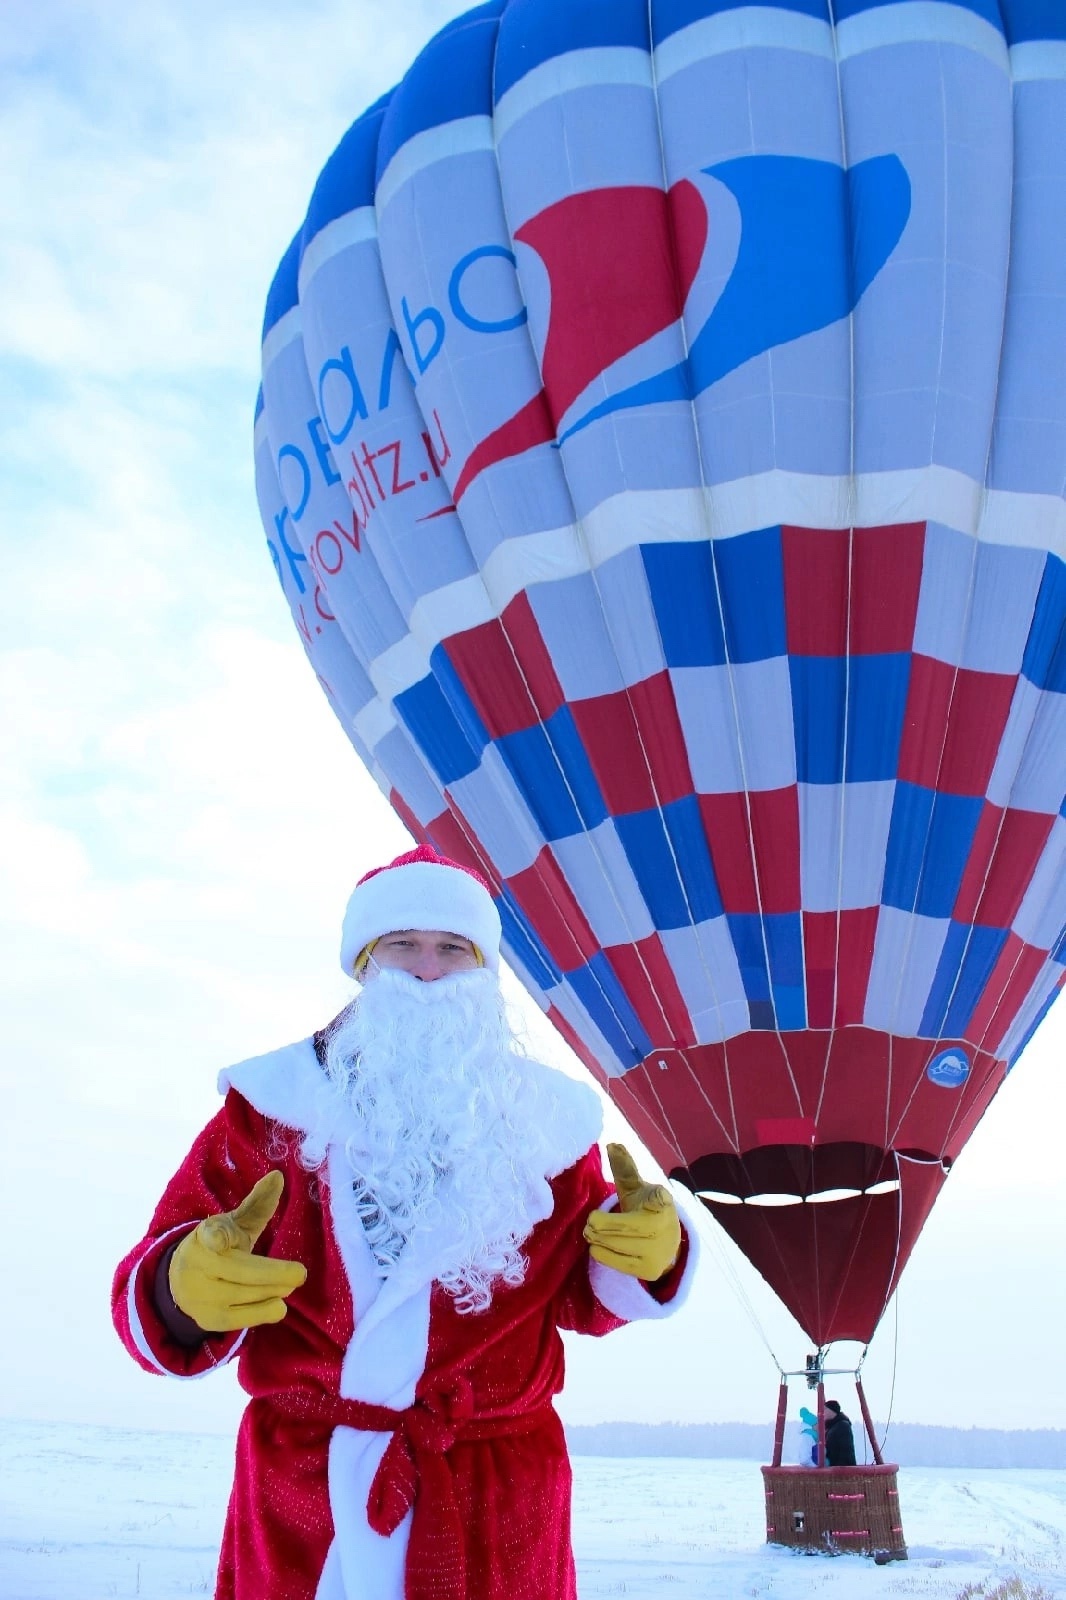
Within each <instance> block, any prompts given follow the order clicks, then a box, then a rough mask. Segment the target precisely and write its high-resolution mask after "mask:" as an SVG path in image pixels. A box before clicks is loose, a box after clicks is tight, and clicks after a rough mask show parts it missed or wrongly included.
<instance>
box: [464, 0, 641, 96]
mask: <svg viewBox="0 0 1066 1600" xmlns="http://www.w3.org/2000/svg"><path fill="white" fill-rule="evenodd" d="M506 10H507V15H506V17H505V18H504V21H503V23H502V24H501V27H500V42H499V48H498V50H497V52H496V73H495V82H494V85H493V90H494V94H495V98H496V100H497V101H498V100H500V99H502V97H503V96H504V95H505V94H506V93H507V91H508V89H510V88H513V86H514V85H515V84H516V83H517V82H518V81H519V79H520V78H524V77H525V75H526V73H527V72H531V71H532V70H533V68H534V67H539V66H540V65H541V63H542V62H545V61H550V60H552V58H553V57H554V56H562V55H566V54H567V53H568V52H569V51H571V50H594V49H596V48H597V47H599V48H601V49H602V48H603V47H605V46H608V47H609V46H612V45H614V46H617V45H629V46H630V47H632V48H635V49H637V50H647V49H648V47H649V40H648V6H647V0H566V3H565V4H562V5H560V4H555V3H552V4H545V0H511V3H510V5H508V6H507V8H506Z"/></svg>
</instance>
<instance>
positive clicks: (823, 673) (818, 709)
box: [788, 656, 847, 783]
mask: <svg viewBox="0 0 1066 1600" xmlns="http://www.w3.org/2000/svg"><path fill="white" fill-rule="evenodd" d="M846 669H847V662H846V661H845V660H844V658H843V657H842V656H790V657H789V660H788V673H789V678H790V679H791V682H792V720H793V726H794V728H795V737H796V780H797V782H799V783H839V782H840V780H841V777H842V775H843V770H844V740H843V727H844V681H845V674H846Z"/></svg>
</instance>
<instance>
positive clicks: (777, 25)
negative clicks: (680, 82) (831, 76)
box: [655, 6, 833, 83]
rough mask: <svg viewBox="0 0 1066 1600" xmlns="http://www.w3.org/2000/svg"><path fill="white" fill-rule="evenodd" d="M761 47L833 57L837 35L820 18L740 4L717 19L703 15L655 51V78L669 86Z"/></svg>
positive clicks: (671, 36) (829, 58)
mask: <svg viewBox="0 0 1066 1600" xmlns="http://www.w3.org/2000/svg"><path fill="white" fill-rule="evenodd" d="M760 47H761V48H763V49H769V50H789V51H799V52H800V53H801V54H804V55H811V56H823V57H824V58H825V59H826V60H827V61H832V59H833V35H832V31H831V30H830V27H829V24H828V23H827V22H823V21H822V20H821V18H819V17H804V16H801V15H800V14H799V13H798V12H795V11H782V9H781V8H780V6H737V8H736V9H735V10H733V11H722V12H719V13H718V15H717V16H713V17H701V18H700V20H699V21H698V22H690V23H689V25H688V27H687V28H679V29H678V31H677V32H676V33H672V34H671V35H670V37H669V38H668V39H664V40H663V42H662V44H660V45H658V46H657V47H656V50H655V75H656V78H657V79H658V81H659V83H665V82H666V80H667V79H668V78H672V77H673V76H674V74H675V73H677V72H684V71H685V69H686V68H687V67H691V66H692V65H693V64H694V63H695V62H697V61H705V60H706V59H707V57H708V56H722V55H729V54H731V53H732V52H733V51H734V50H754V49H758V48H760Z"/></svg>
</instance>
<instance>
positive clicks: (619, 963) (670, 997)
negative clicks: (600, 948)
mask: <svg viewBox="0 0 1066 1600" xmlns="http://www.w3.org/2000/svg"><path fill="white" fill-rule="evenodd" d="M604 954H605V955H606V957H607V959H608V961H609V962H610V963H611V966H612V967H613V968H614V970H615V972H616V973H617V974H618V977H619V979H620V980H621V983H622V987H623V989H624V990H625V992H626V996H627V998H628V999H629V1002H630V1004H631V1005H632V1007H633V1009H634V1011H635V1012H636V1013H637V1016H638V1017H639V1018H640V1021H641V1024H642V1026H643V1027H644V1028H646V1029H647V1032H648V1033H649V1034H650V1035H651V1037H652V1038H653V1039H657V1040H659V1041H660V1042H661V1043H665V1042H667V1041H669V1043H670V1044H672V1045H691V1044H695V1042H696V1035H695V1032H694V1031H693V1027H692V1019H691V1018H690V1016H689V1014H688V1007H687V1006H686V1005H685V1002H684V1000H683V999H682V998H681V990H680V989H679V988H678V986H677V980H676V979H675V977H674V969H673V967H672V966H671V965H670V962H669V959H668V958H667V955H666V952H665V950H664V949H663V946H662V940H661V939H660V938H659V935H658V934H656V933H653V934H650V935H649V936H648V937H647V938H646V939H639V940H637V942H636V943H635V944H623V945H611V946H609V947H608V948H607V949H606V950H605V952H604Z"/></svg>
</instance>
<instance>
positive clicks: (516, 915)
mask: <svg viewBox="0 0 1066 1600" xmlns="http://www.w3.org/2000/svg"><path fill="white" fill-rule="evenodd" d="M430 832H431V833H432V829H431V830H430ZM496 909H497V911H498V912H499V913H500V922H501V923H502V925H503V938H504V942H505V944H508V945H510V947H511V949H512V950H513V951H514V953H515V956H516V958H517V959H518V960H519V961H520V962H521V963H522V965H523V966H524V967H525V969H526V971H527V972H528V973H529V976H530V977H531V978H532V979H533V982H534V983H537V984H539V985H540V987H541V988H542V989H554V988H555V987H556V986H557V985H558V984H560V983H561V982H562V976H563V975H562V973H561V972H560V971H559V968H558V967H557V966H556V965H555V962H554V961H553V960H552V958H551V956H550V955H549V954H548V952H547V951H546V950H545V948H544V946H543V945H542V944H541V942H540V940H539V939H538V938H537V936H536V934H535V933H534V932H533V930H532V928H531V927H530V925H529V920H528V918H527V917H526V915H525V912H524V911H523V910H522V909H521V907H520V906H519V905H517V904H516V902H515V899H514V896H513V895H512V894H511V892H510V890H509V889H507V888H506V886H505V887H504V891H503V894H502V895H501V896H500V897H499V898H498V899H497V900H496Z"/></svg>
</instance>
